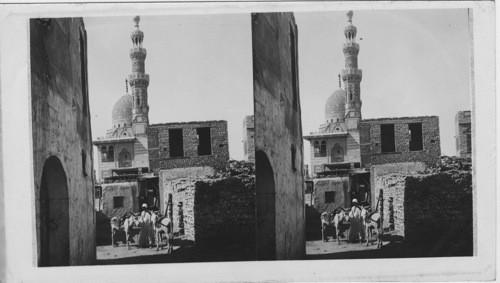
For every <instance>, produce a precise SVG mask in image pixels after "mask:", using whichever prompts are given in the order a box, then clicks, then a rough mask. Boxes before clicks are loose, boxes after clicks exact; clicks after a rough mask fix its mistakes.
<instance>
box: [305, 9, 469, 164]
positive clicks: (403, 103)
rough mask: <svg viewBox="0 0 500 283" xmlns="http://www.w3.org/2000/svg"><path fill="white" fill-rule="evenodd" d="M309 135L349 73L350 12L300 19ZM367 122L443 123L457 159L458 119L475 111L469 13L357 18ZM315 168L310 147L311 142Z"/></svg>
mask: <svg viewBox="0 0 500 283" xmlns="http://www.w3.org/2000/svg"><path fill="white" fill-rule="evenodd" d="M295 18H296V22H297V26H298V29H299V37H298V38H299V74H300V98H301V107H302V130H303V134H308V133H309V132H311V131H317V130H318V127H319V125H320V124H321V123H323V121H324V111H325V110H324V107H325V103H326V100H327V99H328V96H329V95H330V94H331V93H333V92H334V91H335V90H337V89H338V88H339V86H338V74H339V73H340V70H341V69H342V68H343V67H344V64H345V63H344V62H345V61H344V54H343V52H342V44H343V43H344V42H345V36H344V34H343V30H344V27H345V25H346V24H347V17H346V16H345V12H317V13H295ZM352 22H353V25H355V26H356V27H357V29H358V32H357V42H358V43H359V45H360V51H359V56H358V67H359V68H360V69H361V70H363V78H362V81H361V100H362V102H363V105H362V108H361V114H362V116H363V119H371V118H384V117H405V116H424V115H436V116H439V127H440V136H441V154H443V155H455V152H456V150H455V139H454V136H455V124H454V123H455V115H456V113H457V111H461V110H470V109H471V106H470V105H471V104H470V68H469V66H470V61H469V35H468V24H467V23H468V13H467V10H466V9H461V10H458V9H457V10H401V11H354V16H353V20H352ZM304 155H305V156H304V158H305V163H306V164H310V152H309V142H308V141H305V142H304Z"/></svg>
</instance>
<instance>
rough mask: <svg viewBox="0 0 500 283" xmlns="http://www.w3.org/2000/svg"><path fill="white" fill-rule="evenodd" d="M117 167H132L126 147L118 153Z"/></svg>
mask: <svg viewBox="0 0 500 283" xmlns="http://www.w3.org/2000/svg"><path fill="white" fill-rule="evenodd" d="M118 167H120V168H121V167H132V155H131V154H130V152H129V151H128V150H127V149H126V148H124V149H122V151H120V154H119V155H118Z"/></svg>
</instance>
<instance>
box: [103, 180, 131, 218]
mask: <svg viewBox="0 0 500 283" xmlns="http://www.w3.org/2000/svg"><path fill="white" fill-rule="evenodd" d="M101 187H102V212H103V213H104V214H105V215H106V216H107V217H108V218H113V217H115V216H116V217H118V218H121V217H123V215H125V213H127V212H137V211H139V201H138V199H137V197H138V196H139V190H138V184H137V182H123V183H111V184H102V185H101ZM114 197H123V207H117V208H114V201H113V198H114Z"/></svg>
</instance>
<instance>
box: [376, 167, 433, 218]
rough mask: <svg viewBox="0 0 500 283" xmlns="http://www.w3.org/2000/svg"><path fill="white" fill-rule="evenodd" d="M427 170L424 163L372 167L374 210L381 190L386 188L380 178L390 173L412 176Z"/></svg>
mask: <svg viewBox="0 0 500 283" xmlns="http://www.w3.org/2000/svg"><path fill="white" fill-rule="evenodd" d="M426 169H427V166H426V165H425V163H422V162H401V163H390V164H380V165H373V166H372V167H370V188H371V193H370V195H371V204H372V208H373V209H375V206H376V205H377V199H378V195H379V189H380V188H383V187H384V185H383V184H382V183H380V182H381V181H382V179H381V178H379V176H381V175H386V174H389V173H408V174H410V172H423V171H425V170H426ZM377 182H378V183H377Z"/></svg>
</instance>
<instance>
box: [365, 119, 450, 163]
mask: <svg viewBox="0 0 500 283" xmlns="http://www.w3.org/2000/svg"><path fill="white" fill-rule="evenodd" d="M409 124H421V129H422V135H421V142H422V149H421V150H416V151H411V150H410V139H411V135H410V131H409ZM381 125H394V140H393V143H394V145H395V149H394V150H393V151H391V152H382V141H381ZM359 129H360V144H361V163H362V166H363V167H364V168H370V166H372V165H377V164H387V163H399V162H424V163H425V164H427V165H429V166H433V165H435V164H436V162H437V161H438V159H439V156H440V155H441V146H440V138H439V117H437V116H421V117H402V118H380V119H368V120H362V122H360V124H359Z"/></svg>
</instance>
